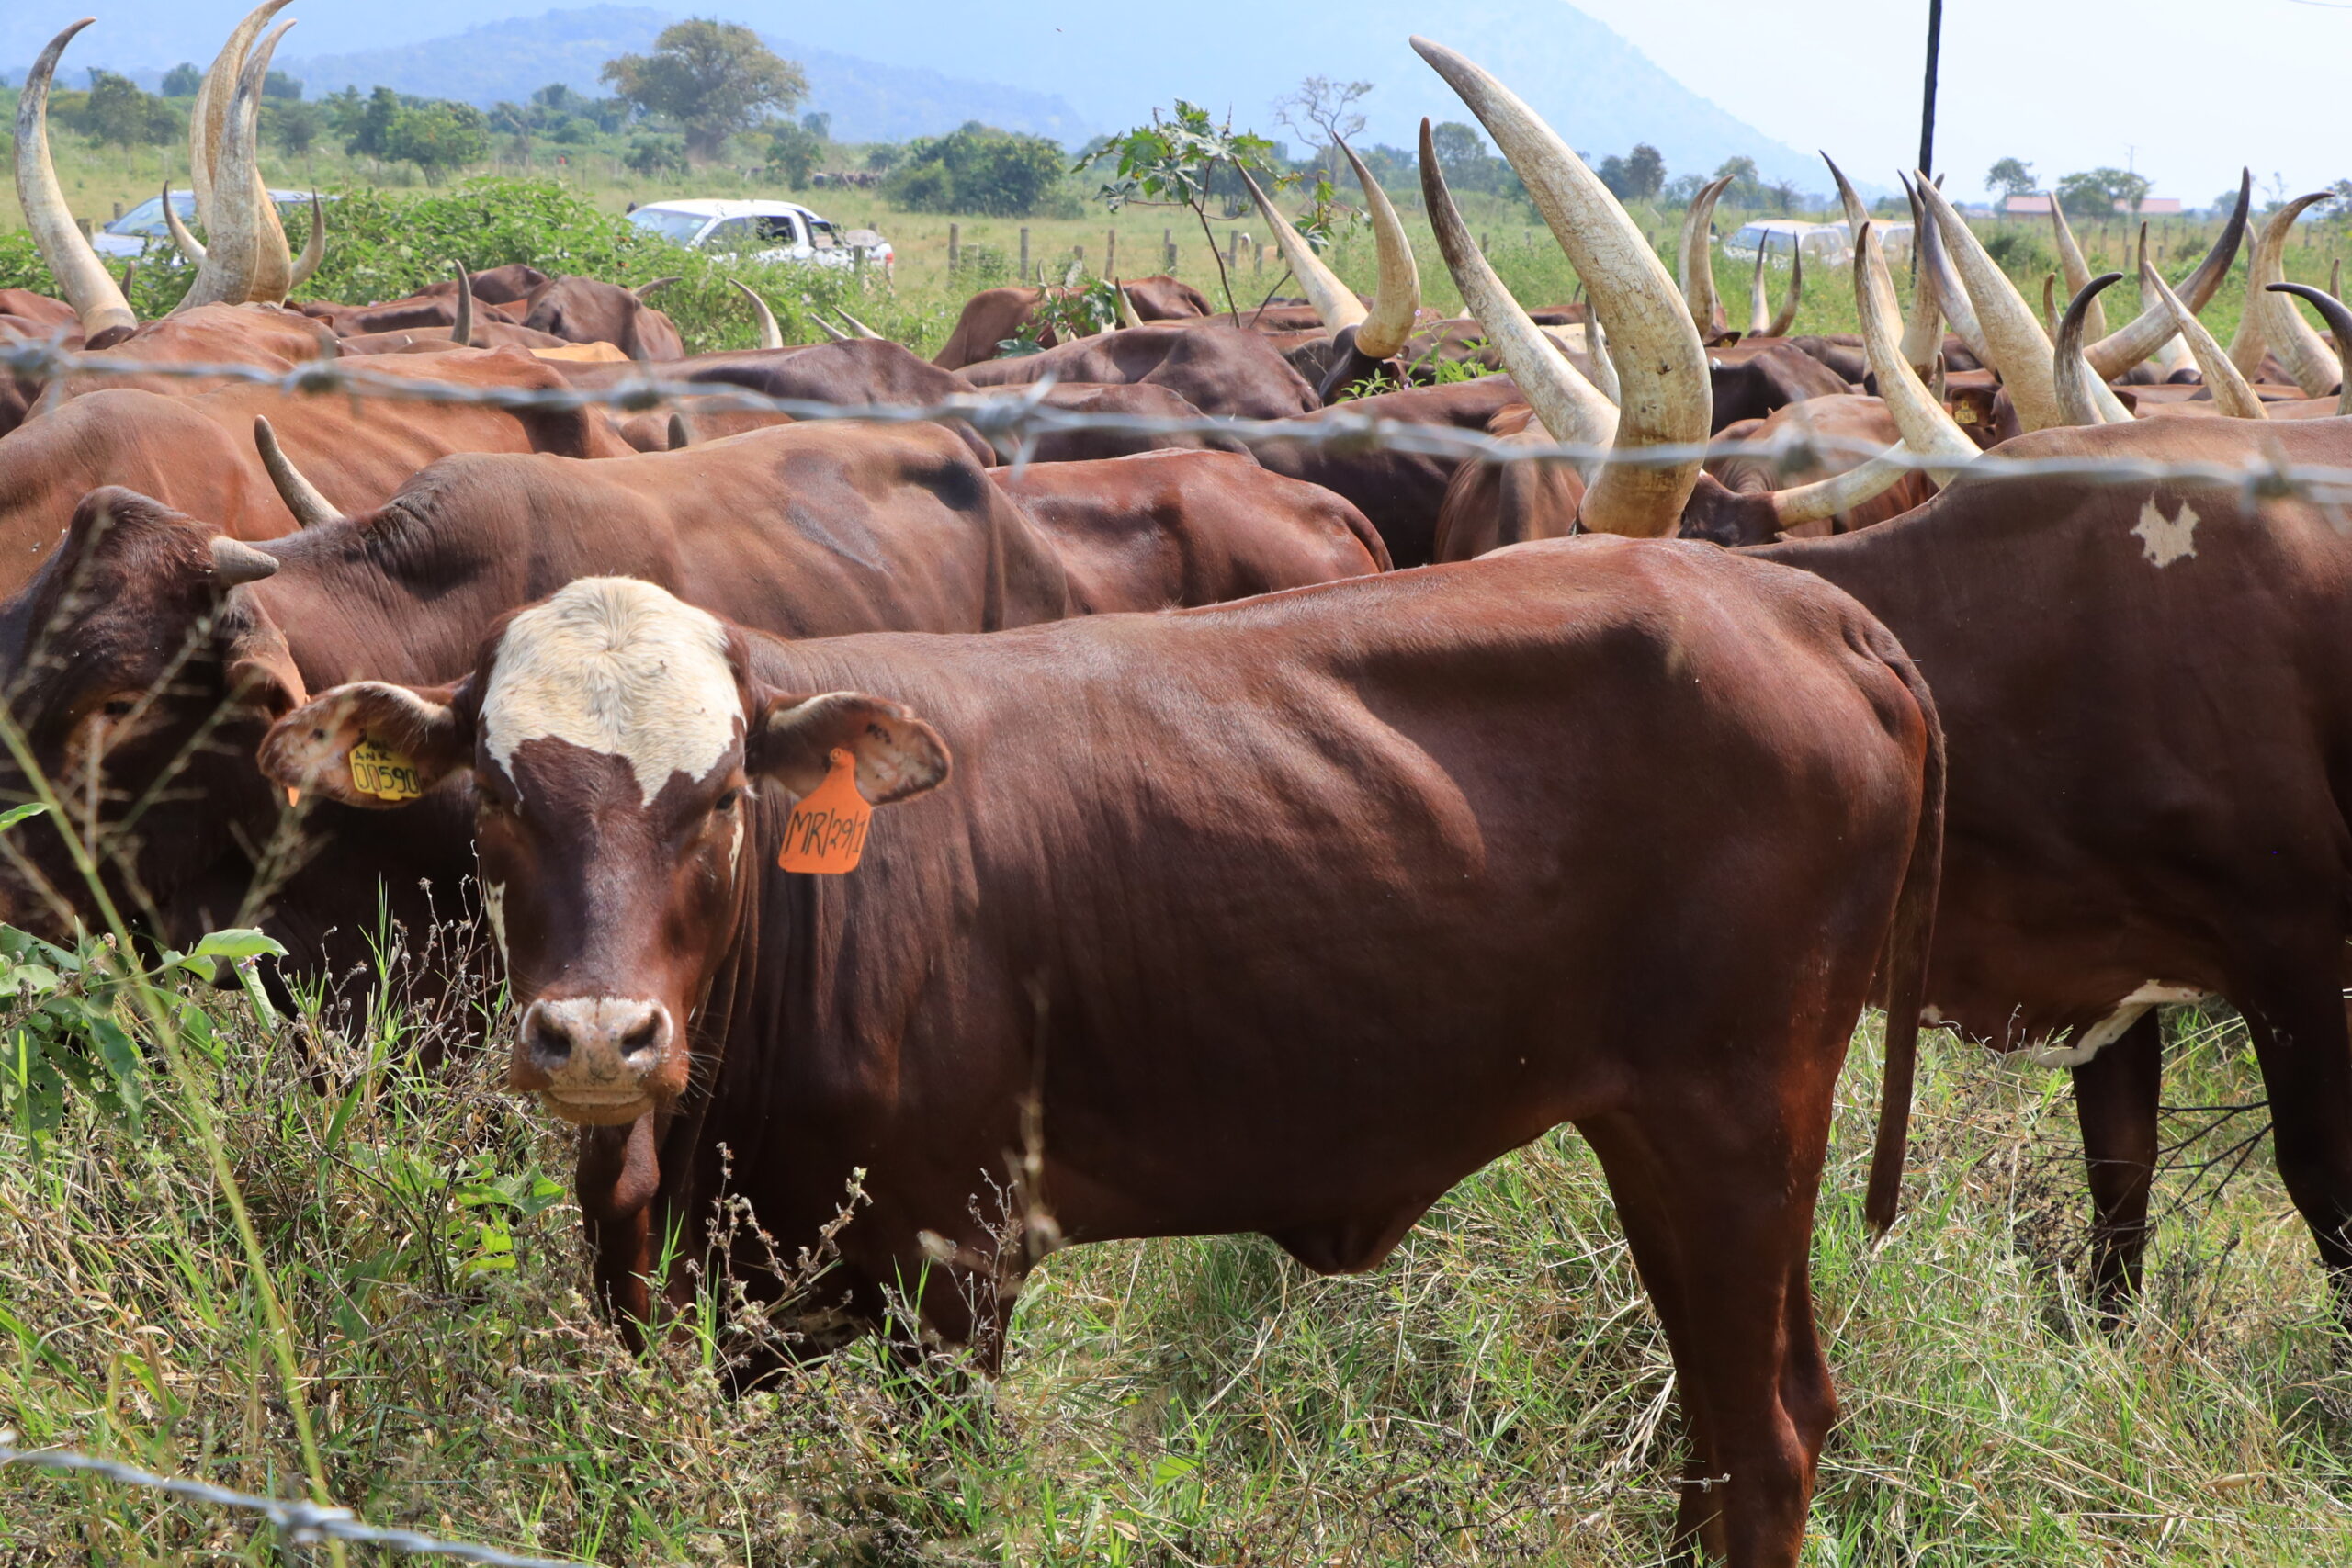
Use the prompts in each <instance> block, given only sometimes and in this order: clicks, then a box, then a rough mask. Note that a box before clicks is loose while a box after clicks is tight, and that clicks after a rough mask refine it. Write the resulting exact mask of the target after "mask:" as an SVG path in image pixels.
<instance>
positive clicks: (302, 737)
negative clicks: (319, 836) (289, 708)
mask: <svg viewBox="0 0 2352 1568" xmlns="http://www.w3.org/2000/svg"><path fill="white" fill-rule="evenodd" d="M463 694H464V686H463V683H462V682H460V683H459V684H458V685H456V686H431V687H424V688H412V687H408V686H395V685H392V684H390V683H389V682H383V681H359V682H353V683H352V684H351V685H348V686H337V687H335V688H334V690H333V691H330V692H323V693H322V694H319V695H318V696H316V697H314V698H312V699H311V701H309V702H307V703H304V704H303V705H301V706H300V707H298V708H296V709H295V710H294V711H293V712H292V713H289V714H288V715H287V716H285V717H283V718H281V719H279V720H278V721H277V723H276V724H273V725H271V726H270V727H269V733H268V734H267V735H266V736H264V737H263V738H262V743H261V753H260V758H259V761H260V763H261V771H262V772H263V773H266V774H267V775H268V776H269V777H270V778H271V779H273V780H275V781H276V782H277V783H278V784H283V785H285V786H286V788H288V790H292V791H296V792H298V793H300V794H303V795H308V794H311V793H312V792H316V793H317V794H319V795H324V796H326V797H327V798H328V799H330V800H336V801H340V802H342V803H343V804H344V805H345V806H365V807H376V808H379V809H380V808H383V807H394V806H405V805H407V804H408V803H409V802H410V801H412V800H414V799H415V798H417V796H419V795H424V794H425V793H426V792H428V791H429V790H431V789H432V788H433V786H434V785H435V784H439V783H440V782H441V781H442V780H443V779H445V778H447V777H448V776H449V774H451V773H455V772H457V771H458V770H459V769H461V768H464V767H467V766H469V765H470V764H471V762H472V761H473V749H474V737H473V713H472V705H470V704H469V703H467V702H465V701H463V700H462V698H463Z"/></svg>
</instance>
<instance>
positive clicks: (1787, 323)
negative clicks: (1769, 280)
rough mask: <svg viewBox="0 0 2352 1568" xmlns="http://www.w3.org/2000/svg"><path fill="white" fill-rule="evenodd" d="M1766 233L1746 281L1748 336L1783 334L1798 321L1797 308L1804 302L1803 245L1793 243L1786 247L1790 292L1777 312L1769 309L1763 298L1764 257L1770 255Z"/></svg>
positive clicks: (1759, 242)
mask: <svg viewBox="0 0 2352 1568" xmlns="http://www.w3.org/2000/svg"><path fill="white" fill-rule="evenodd" d="M1792 238H1793V236H1792ZM1769 241H1770V235H1769V234H1768V235H1766V236H1765V237H1764V238H1763V239H1759V240H1758V241H1757V243H1756V276H1753V277H1751V278H1749V279H1748V282H1747V335H1748V336H1749V337H1786V336H1788V335H1789V329H1790V328H1791V327H1792V326H1794V325H1796V324H1797V307H1798V306H1800V305H1802V304H1804V245H1803V244H1801V243H1800V244H1796V245H1792V246H1791V247H1790V250H1789V291H1788V294H1787V295H1786V296H1785V297H1784V298H1783V299H1781V309H1780V310H1779V312H1778V313H1772V312H1770V310H1768V309H1767V307H1766V304H1765V298H1764V260H1765V257H1767V256H1768V255H1770V254H1771V249H1772V247H1771V245H1770V243H1768V242H1769Z"/></svg>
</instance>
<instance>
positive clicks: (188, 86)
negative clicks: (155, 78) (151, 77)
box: [164, 60, 204, 98]
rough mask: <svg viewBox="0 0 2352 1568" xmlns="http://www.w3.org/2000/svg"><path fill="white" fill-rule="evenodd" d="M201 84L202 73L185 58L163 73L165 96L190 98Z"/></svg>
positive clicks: (202, 79) (202, 80) (202, 81)
mask: <svg viewBox="0 0 2352 1568" xmlns="http://www.w3.org/2000/svg"><path fill="white" fill-rule="evenodd" d="M203 85H204V73H203V72H201V71H199V70H198V69H197V68H196V67H195V66H194V65H193V64H191V63H189V62H187V61H185V60H183V61H181V62H179V63H178V64H177V65H175V66H173V67H172V68H171V69H170V70H169V71H166V72H164V96H165V97H167V98H192V97H194V96H196V90H197V89H198V87H201V86H203Z"/></svg>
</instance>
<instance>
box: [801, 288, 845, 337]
mask: <svg viewBox="0 0 2352 1568" xmlns="http://www.w3.org/2000/svg"><path fill="white" fill-rule="evenodd" d="M800 302H801V303H802V304H803V305H806V306H808V307H809V320H810V321H814V322H816V323H817V328H818V330H819V331H820V332H822V333H824V334H825V335H826V336H827V337H829V338H831V340H832V341H833V342H835V343H847V342H848V341H849V333H845V332H843V331H842V330H841V328H839V327H837V326H835V325H833V323H832V322H831V321H827V320H825V318H824V317H822V316H820V315H819V314H818V313H817V301H815V300H814V299H809V296H807V295H806V294H803V295H802V296H801V297H800Z"/></svg>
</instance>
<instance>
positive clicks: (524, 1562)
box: [0, 1434, 581, 1568]
mask: <svg viewBox="0 0 2352 1568" xmlns="http://www.w3.org/2000/svg"><path fill="white" fill-rule="evenodd" d="M13 1435H14V1434H0V1438H6V1437H10V1436H13ZM10 1464H23V1465H30V1466H32V1467H33V1468H35V1469H38V1470H51V1471H57V1472H62V1473H68V1474H82V1475H95V1476H97V1477H98V1478H100V1479H101V1480H105V1481H111V1482H114V1483H117V1484H119V1485H123V1486H137V1487H141V1488H144V1489H146V1490H148V1491H153V1492H163V1493H167V1494H169V1495H172V1496H175V1497H181V1498H185V1499H187V1501H189V1502H191V1503H204V1504H209V1505H210V1506H213V1507H217V1508H235V1509H238V1510H241V1511H243V1512H246V1513H254V1514H259V1515H260V1516H261V1517H263V1518H265V1519H266V1520H268V1521H269V1523H270V1524H272V1525H274V1526H276V1527H277V1529H278V1530H279V1531H281V1532H282V1533H283V1534H284V1535H285V1537H286V1540H287V1541H288V1544H290V1545H296V1546H311V1545H316V1544H318V1543H319V1542H322V1541H328V1540H341V1541H348V1542H350V1543H352V1544H354V1545H357V1546H384V1547H390V1548H391V1549H392V1550H394V1551H405V1552H409V1553H411V1554H412V1555H414V1556H420V1557H448V1558H454V1559H456V1560H457V1561H458V1562H481V1563H486V1564H488V1565H489V1568H581V1562H580V1560H579V1559H578V1558H569V1557H566V1558H559V1557H519V1556H516V1555H515V1553H513V1552H511V1551H500V1550H498V1548H496V1547H494V1546H476V1545H474V1544H472V1543H470V1542H468V1541H460V1540H441V1539H440V1538H438V1537H436V1536H429V1535H425V1534H424V1533H423V1532H422V1531H419V1530H412V1529H389V1528H387V1527H385V1526H381V1525H371V1524H368V1523H367V1522H365V1521H364V1520H362V1519H360V1518H358V1517H356V1516H355V1515H354V1514H353V1513H352V1511H351V1510H350V1509H348V1508H335V1507H328V1506H323V1505H321V1504H318V1503H305V1502H302V1501H300V1499H297V1498H290V1497H264V1496H260V1495H256V1494H254V1493H251V1492H236V1491H232V1490H231V1489H229V1488H228V1487H226V1486H214V1485H212V1484H211V1483H209V1482H203V1481H189V1480H187V1479H186V1478H184V1477H179V1476H170V1475H157V1474H155V1473H153V1472H152V1471H144V1470H141V1469H139V1468H138V1467H137V1466H136V1465H129V1464H124V1463H123V1462H121V1461H119V1460H110V1459H100V1458H97V1457H96V1456H95V1455H92V1454H85V1453H76V1452H74V1450H71V1449H20V1448H17V1447H16V1446H15V1445H14V1444H13V1443H10V1442H7V1441H6V1440H0V1465H10Z"/></svg>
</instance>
